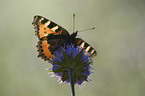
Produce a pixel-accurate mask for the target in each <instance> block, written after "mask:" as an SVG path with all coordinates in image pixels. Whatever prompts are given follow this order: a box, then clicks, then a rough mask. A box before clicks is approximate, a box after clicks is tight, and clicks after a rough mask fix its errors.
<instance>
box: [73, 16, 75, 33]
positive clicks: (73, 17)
mask: <svg viewBox="0 0 145 96" xmlns="http://www.w3.org/2000/svg"><path fill="white" fill-rule="evenodd" d="M73 32H75V14H73Z"/></svg>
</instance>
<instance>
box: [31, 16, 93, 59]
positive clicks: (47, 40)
mask: <svg viewBox="0 0 145 96" xmlns="http://www.w3.org/2000/svg"><path fill="white" fill-rule="evenodd" d="M32 24H33V26H34V29H35V35H36V37H38V39H39V41H38V42H37V46H36V47H37V51H38V57H41V58H42V59H44V60H47V61H50V58H51V57H52V56H53V55H54V52H55V51H56V50H58V49H59V48H60V47H61V46H62V47H63V46H65V45H66V44H69V45H70V44H74V45H75V46H80V48H84V49H85V51H86V54H87V53H88V52H91V56H95V55H96V51H95V49H94V48H92V47H91V46H90V45H89V44H88V43H86V42H85V41H84V40H82V39H81V38H76V36H77V33H78V32H77V31H76V32H74V33H72V34H69V33H68V31H67V30H66V29H64V28H63V27H61V26H59V25H58V24H56V23H54V22H52V21H50V20H48V19H46V18H44V17H42V16H38V15H36V16H34V20H33V23H32Z"/></svg>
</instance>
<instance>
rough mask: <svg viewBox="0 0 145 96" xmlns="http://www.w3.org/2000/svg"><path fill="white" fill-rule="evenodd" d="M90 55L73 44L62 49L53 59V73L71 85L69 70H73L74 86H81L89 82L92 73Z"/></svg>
mask: <svg viewBox="0 0 145 96" xmlns="http://www.w3.org/2000/svg"><path fill="white" fill-rule="evenodd" d="M88 54H89V53H88ZM88 54H86V53H85V52H84V50H83V49H80V48H79V47H75V46H74V45H72V44H71V45H67V46H65V47H61V48H60V49H59V50H57V51H56V52H55V55H54V56H55V57H53V58H52V61H51V63H52V65H53V67H52V69H51V71H52V72H54V74H55V75H56V76H58V77H59V79H61V80H62V81H63V82H65V83H70V77H69V69H71V70H72V73H73V80H74V84H76V83H77V84H78V85H81V84H82V83H83V82H84V81H88V76H89V75H90V73H91V72H90V68H91V67H90V64H91V63H92V60H91V57H89V56H88Z"/></svg>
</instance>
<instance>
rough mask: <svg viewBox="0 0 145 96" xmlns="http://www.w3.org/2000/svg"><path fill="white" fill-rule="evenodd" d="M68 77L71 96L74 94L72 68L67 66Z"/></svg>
mask: <svg viewBox="0 0 145 96" xmlns="http://www.w3.org/2000/svg"><path fill="white" fill-rule="evenodd" d="M69 77H70V85H71V92H72V96H75V89H74V80H73V70H72V68H69Z"/></svg>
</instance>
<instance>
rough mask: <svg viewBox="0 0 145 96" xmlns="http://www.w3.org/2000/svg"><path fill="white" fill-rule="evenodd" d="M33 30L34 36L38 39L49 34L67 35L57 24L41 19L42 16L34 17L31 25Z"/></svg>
mask: <svg viewBox="0 0 145 96" xmlns="http://www.w3.org/2000/svg"><path fill="white" fill-rule="evenodd" d="M32 24H33V25H34V29H35V35H36V36H37V37H38V39H40V38H42V37H44V36H48V35H49V34H53V35H60V34H63V35H69V33H68V31H67V30H65V29H64V28H62V27H61V26H59V25H58V24H56V23H54V22H52V21H50V20H48V19H46V18H44V17H42V16H38V15H36V16H34V20H33V23H32Z"/></svg>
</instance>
